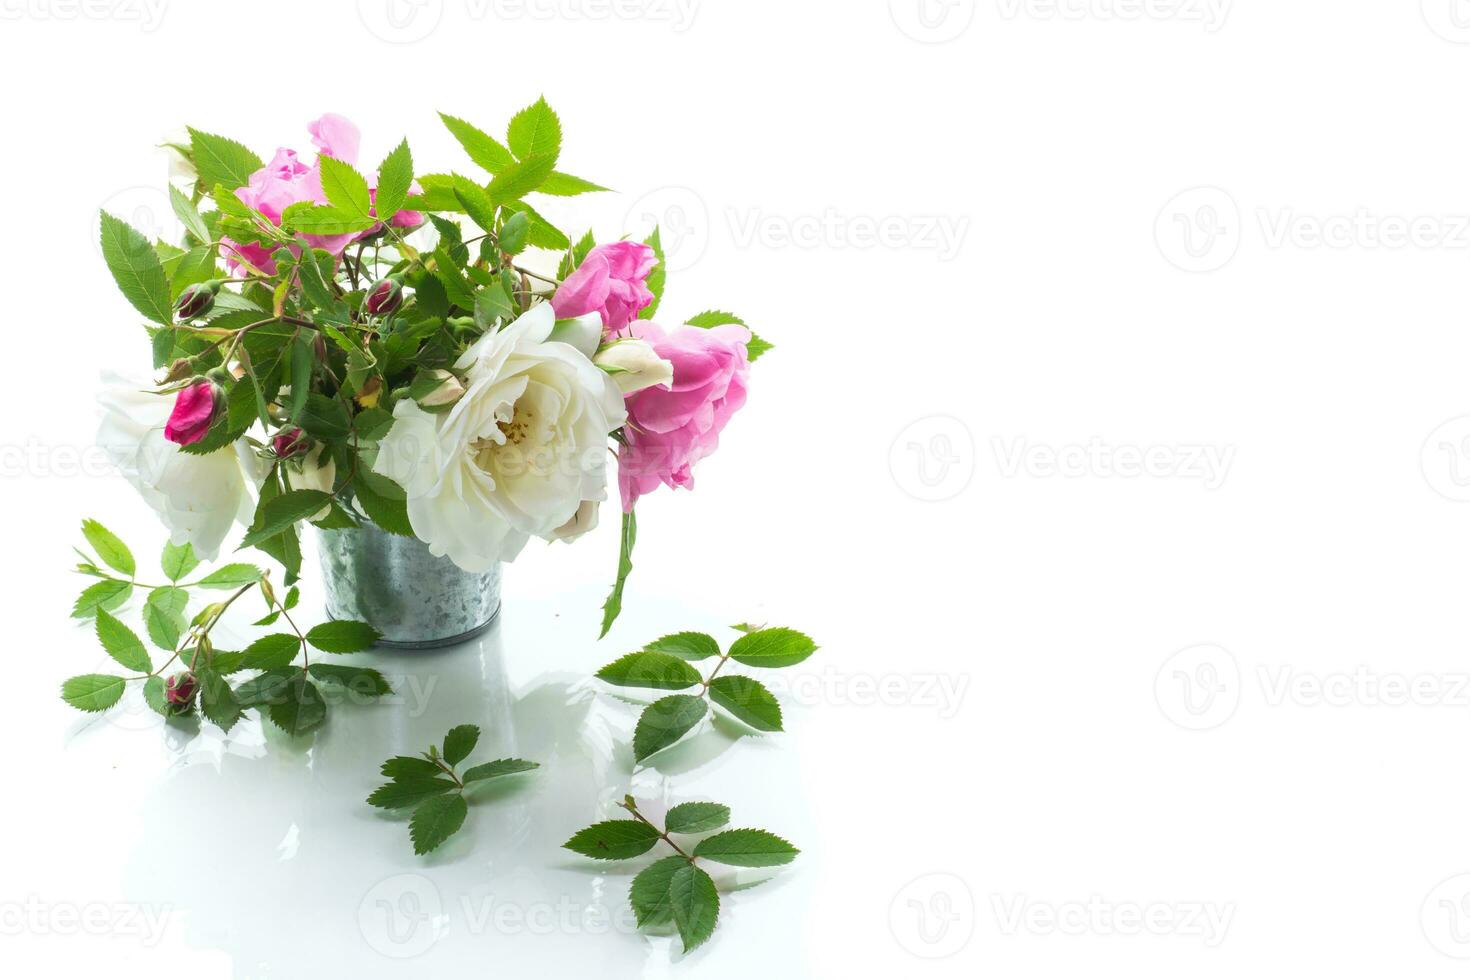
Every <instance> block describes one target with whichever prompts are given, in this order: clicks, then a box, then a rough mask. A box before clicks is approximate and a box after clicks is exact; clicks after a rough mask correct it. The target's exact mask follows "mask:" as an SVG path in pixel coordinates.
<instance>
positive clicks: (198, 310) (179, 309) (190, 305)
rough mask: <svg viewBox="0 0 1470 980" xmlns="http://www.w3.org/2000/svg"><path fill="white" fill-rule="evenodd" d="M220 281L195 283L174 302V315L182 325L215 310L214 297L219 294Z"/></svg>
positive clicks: (212, 280)
mask: <svg viewBox="0 0 1470 980" xmlns="http://www.w3.org/2000/svg"><path fill="white" fill-rule="evenodd" d="M219 285H220V284H219V280H218V279H211V280H209V281H208V282H201V283H195V284H194V285H192V286H188V287H186V288H185V289H184V291H183V292H182V293H179V298H178V299H177V300H176V301H175V302H174V313H175V314H176V315H177V316H178V318H179V322H180V323H185V322H187V321H189V320H192V319H194V318H195V317H201V316H203V315H204V314H206V313H208V312H209V311H210V310H211V309H213V308H214V297H215V294H216V293H218V292H219Z"/></svg>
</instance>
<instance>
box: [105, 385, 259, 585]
mask: <svg viewBox="0 0 1470 980" xmlns="http://www.w3.org/2000/svg"><path fill="white" fill-rule="evenodd" d="M102 380H103V392H102V395H101V398H100V400H101V402H102V406H103V408H104V410H105V411H104V415H103V418H102V425H101V428H100V429H99V430H98V433H97V444H98V446H100V447H101V448H102V449H103V451H105V452H106V453H107V455H108V458H109V459H111V460H112V463H113V465H115V466H116V467H117V468H118V471H119V472H120V473H121V474H122V476H123V478H124V479H126V480H127V481H128V482H129V483H131V484H132V485H133V486H134V487H136V488H137V490H138V492H139V493H141V494H142V495H143V500H144V501H145V502H146V503H147V504H148V506H149V507H152V508H153V509H154V510H155V511H157V512H158V516H159V518H161V519H162V521H163V525H164V527H166V528H168V530H169V537H170V539H171V540H172V541H173V543H174V544H184V543H185V542H187V543H189V544H192V545H193V546H194V551H195V552H196V553H197V554H198V555H199V557H200V558H203V559H205V560H206V561H211V560H213V559H214V558H215V557H217V556H218V555H219V549H220V544H221V543H223V541H224V539H225V535H227V534H229V532H230V527H231V525H233V524H234V523H235V521H237V520H238V521H239V522H240V523H242V524H247V525H248V524H249V523H250V520H251V517H252V515H253V514H254V512H255V505H254V501H253V499H252V497H251V492H252V489H253V486H254V485H257V484H258V482H259V478H258V476H257V474H256V472H255V470H256V466H255V465H254V464H255V456H254V454H253V453H252V452H251V451H250V448H249V447H248V446H246V445H244V444H242V443H236V444H235V445H234V446H233V447H227V448H225V449H219V450H216V451H215V452H212V453H208V454H205V455H203V456H199V455H194V454H191V453H186V452H184V451H183V450H182V449H180V448H179V447H178V446H177V445H176V444H174V443H172V442H169V441H168V440H167V439H165V438H164V437H163V426H164V423H165V422H167V421H168V416H169V412H170V411H172V409H173V403H172V401H171V399H169V398H167V397H166V396H162V395H155V394H152V393H150V392H148V391H144V390H142V389H144V388H146V387H148V384H147V382H135V381H129V380H128V379H125V378H122V377H119V376H117V375H115V374H104V375H103V379H102Z"/></svg>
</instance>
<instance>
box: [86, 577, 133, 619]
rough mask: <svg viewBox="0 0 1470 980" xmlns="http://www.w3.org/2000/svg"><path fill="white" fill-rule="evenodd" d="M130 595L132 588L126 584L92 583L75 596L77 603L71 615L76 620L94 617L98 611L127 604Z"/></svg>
mask: <svg viewBox="0 0 1470 980" xmlns="http://www.w3.org/2000/svg"><path fill="white" fill-rule="evenodd" d="M132 594H133V586H132V585H131V584H130V583H128V582H110V581H103V582H94V583H93V584H91V585H89V586H87V587H86V588H85V589H83V590H82V594H81V595H79V596H77V601H76V602H75V603H74V604H73V605H72V607H71V614H72V616H73V617H74V618H76V619H88V618H90V617H92V616H94V615H96V613H97V610H99V609H116V608H117V607H118V606H121V605H122V604H123V603H125V602H127V601H128V597H129V596H131V595H132Z"/></svg>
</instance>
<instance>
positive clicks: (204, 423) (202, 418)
mask: <svg viewBox="0 0 1470 980" xmlns="http://www.w3.org/2000/svg"><path fill="white" fill-rule="evenodd" d="M214 403H215V391H214V385H213V384H211V383H210V382H208V381H197V382H195V383H194V384H191V385H190V386H189V387H187V388H185V389H184V390H182V391H180V392H179V393H178V396H177V397H175V398H174V410H173V412H172V413H170V414H169V417H168V422H167V423H166V424H165V425H164V427H163V437H164V438H165V439H167V440H168V441H169V442H176V443H178V444H179V445H180V446H187V445H190V444H191V443H195V442H198V441H199V440H200V439H203V438H204V436H205V435H206V434H207V433H208V432H209V424H210V423H211V422H213V421H214Z"/></svg>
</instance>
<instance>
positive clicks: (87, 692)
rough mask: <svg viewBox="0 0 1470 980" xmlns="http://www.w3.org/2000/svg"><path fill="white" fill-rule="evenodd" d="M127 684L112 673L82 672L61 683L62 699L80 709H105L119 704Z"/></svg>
mask: <svg viewBox="0 0 1470 980" xmlns="http://www.w3.org/2000/svg"><path fill="white" fill-rule="evenodd" d="M126 686H127V682H126V681H124V680H123V679H122V678H121V677H114V676H112V675H111V674H82V675H81V676H80V677H73V678H71V679H70V680H68V681H67V682H66V683H64V684H62V685H61V699H62V700H63V701H65V702H66V703H67V704H69V705H71V706H72V707H73V708H76V709H77V710H78V711H105V710H107V709H108V708H110V707H112V706H113V705H114V704H117V699H118V698H120V697H122V693H123V688H124V687H126Z"/></svg>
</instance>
